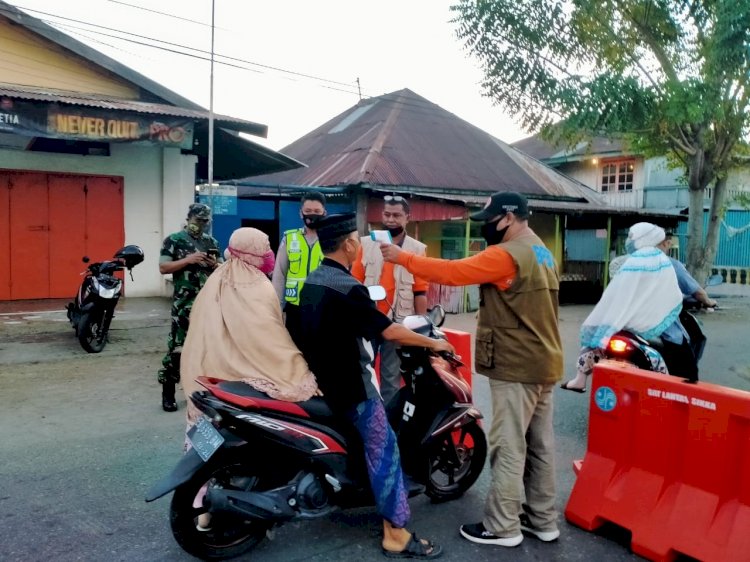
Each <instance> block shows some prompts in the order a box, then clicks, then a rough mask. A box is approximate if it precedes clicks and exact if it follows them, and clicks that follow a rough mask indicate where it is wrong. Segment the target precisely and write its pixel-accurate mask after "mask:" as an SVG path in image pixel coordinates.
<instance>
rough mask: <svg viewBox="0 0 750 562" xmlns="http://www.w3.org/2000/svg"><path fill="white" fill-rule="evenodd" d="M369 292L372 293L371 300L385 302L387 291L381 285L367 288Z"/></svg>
mask: <svg viewBox="0 0 750 562" xmlns="http://www.w3.org/2000/svg"><path fill="white" fill-rule="evenodd" d="M367 292H368V293H370V300H372V301H375V302H379V301H384V300H385V289H384V288H383V287H382V286H381V285H372V286H371V287H367Z"/></svg>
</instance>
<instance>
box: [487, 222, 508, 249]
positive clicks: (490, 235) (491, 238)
mask: <svg viewBox="0 0 750 562" xmlns="http://www.w3.org/2000/svg"><path fill="white" fill-rule="evenodd" d="M503 218H505V217H500V218H499V219H497V220H496V221H492V222H486V223H484V224H483V225H482V237H483V238H484V239H485V240H486V241H487V245H488V246H492V245H494V244H499V243H500V242H502V241H503V237H504V236H505V233H506V232H507V230H508V227H507V226H506V227H505V228H503V229H500V230H497V223H499V222H500V221H501V220H503ZM509 226H510V225H509Z"/></svg>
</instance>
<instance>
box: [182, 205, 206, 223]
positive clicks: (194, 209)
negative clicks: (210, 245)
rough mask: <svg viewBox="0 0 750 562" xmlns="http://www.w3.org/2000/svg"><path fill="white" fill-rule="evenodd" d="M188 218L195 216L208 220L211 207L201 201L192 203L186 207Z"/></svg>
mask: <svg viewBox="0 0 750 562" xmlns="http://www.w3.org/2000/svg"><path fill="white" fill-rule="evenodd" d="M187 216H188V218H190V217H197V218H199V219H204V220H210V219H211V207H209V206H208V205H204V204H203V203H193V204H191V205H190V207H189V208H188V214H187Z"/></svg>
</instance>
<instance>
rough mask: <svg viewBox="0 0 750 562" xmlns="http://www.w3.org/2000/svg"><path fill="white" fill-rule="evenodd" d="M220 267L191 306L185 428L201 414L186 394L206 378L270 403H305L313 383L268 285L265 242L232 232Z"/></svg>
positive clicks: (269, 256) (184, 368)
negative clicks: (241, 386)
mask: <svg viewBox="0 0 750 562" xmlns="http://www.w3.org/2000/svg"><path fill="white" fill-rule="evenodd" d="M224 257H225V259H226V262H225V263H223V264H222V265H221V266H220V267H219V268H218V269H216V270H215V271H214V272H213V274H212V275H211V276H210V277H209V278H208V281H207V282H206V285H205V286H204V287H203V289H201V291H200V293H199V294H198V297H197V298H196V299H195V304H193V309H192V312H191V313H190V329H189V330H188V333H187V338H186V339H185V345H184V347H183V350H182V359H181V365H180V370H181V378H182V384H183V389H184V391H185V396H187V397H188V408H187V416H188V425H189V426H190V425H192V424H194V423H195V421H196V420H197V418H198V416H199V415H200V413H199V411H198V409H197V408H196V407H195V406H193V404H192V402H191V401H190V399H189V397H190V395H191V394H192V393H193V392H194V391H196V390H201V389H202V387H201V386H200V385H199V384H198V383H197V382H196V378H197V377H199V376H201V375H205V376H210V377H215V378H220V379H225V380H233V381H242V382H245V383H247V384H249V385H250V386H252V387H253V388H255V389H257V390H260V391H262V392H265V393H267V394H268V395H269V396H271V397H272V398H276V399H278V400H286V401H290V402H300V401H304V400H308V399H310V398H311V397H312V396H313V395H314V394H315V393H316V391H317V389H318V385H317V383H316V381H315V377H314V375H313V373H312V372H310V369H309V368H308V366H307V363H306V362H305V359H304V357H303V356H302V353H301V352H300V351H299V349H297V347H296V346H295V345H294V342H293V341H292V338H291V337H290V336H289V332H287V330H286V328H285V327H284V322H283V320H282V317H281V309H280V307H279V299H278V297H277V296H276V292H275V291H274V289H273V286H272V285H271V282H270V281H269V280H268V274H270V273H271V272H272V271H273V267H274V253H273V251H271V247H270V245H269V242H268V236H267V235H266V234H264V233H263V232H261V231H260V230H257V229H255V228H239V229H237V230H235V231H234V232H233V233H232V236H231V237H230V239H229V245H228V247H227V250H226V251H225V252H224Z"/></svg>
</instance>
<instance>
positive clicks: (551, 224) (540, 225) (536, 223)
mask: <svg viewBox="0 0 750 562" xmlns="http://www.w3.org/2000/svg"><path fill="white" fill-rule="evenodd" d="M560 220H561V221H562V220H563V217H562V216H561V217H560ZM529 226H530V227H531V229H532V230H533V231H534V232H536V235H537V236H539V238H541V239H542V242H544V245H545V246H547V248H548V249H549V251H550V252H552V254H553V255H554V256H555V262H556V263H557V268H558V270H559V271H561V272H562V265H563V259H562V257H563V256H562V236H563V235H562V226H561V227H560V235H559V238H558V241H557V247H555V215H552V214H547V213H532V215H531V217H530V218H529Z"/></svg>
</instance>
